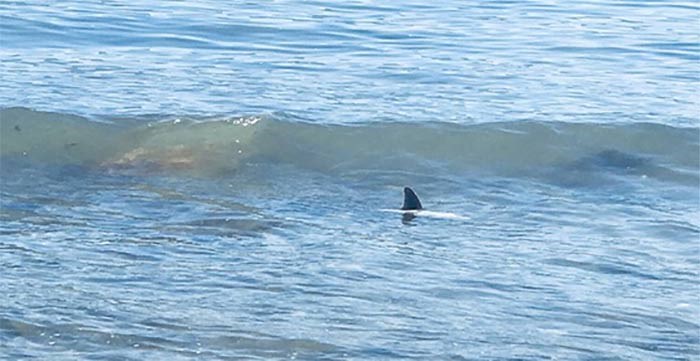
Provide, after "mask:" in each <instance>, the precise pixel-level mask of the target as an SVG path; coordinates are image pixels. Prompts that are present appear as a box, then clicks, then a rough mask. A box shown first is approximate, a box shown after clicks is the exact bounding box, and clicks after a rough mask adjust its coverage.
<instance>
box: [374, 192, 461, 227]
mask: <svg viewBox="0 0 700 361" xmlns="http://www.w3.org/2000/svg"><path fill="white" fill-rule="evenodd" d="M383 211H387V212H392V213H401V214H402V221H403V222H404V223H407V222H409V221H411V220H413V219H414V218H416V217H418V216H420V217H428V218H441V219H456V220H467V219H469V217H466V216H461V215H459V214H454V213H449V212H436V211H429V210H425V209H423V204H422V203H421V201H420V199H419V198H418V195H417V194H416V192H414V191H413V189H411V188H410V187H404V188H403V205H402V206H401V209H384V210H383Z"/></svg>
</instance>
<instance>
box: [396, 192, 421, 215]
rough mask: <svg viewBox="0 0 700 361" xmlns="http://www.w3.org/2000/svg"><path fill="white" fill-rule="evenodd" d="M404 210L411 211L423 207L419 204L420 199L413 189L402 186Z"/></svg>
mask: <svg viewBox="0 0 700 361" xmlns="http://www.w3.org/2000/svg"><path fill="white" fill-rule="evenodd" d="M401 209H402V210H404V211H413V210H418V209H423V205H422V204H420V200H419V199H418V196H417V195H416V192H414V191H413V189H411V188H408V187H404V188H403V207H401Z"/></svg>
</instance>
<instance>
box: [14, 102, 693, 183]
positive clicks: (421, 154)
mask: <svg viewBox="0 0 700 361" xmlns="http://www.w3.org/2000/svg"><path fill="white" fill-rule="evenodd" d="M699 143H700V142H699V139H698V129H697V128H676V127H671V126H667V125H660V124H652V123H632V124H592V123H583V124H581V123H561V122H501V123H488V124H476V125H457V124H452V123H440V122H434V123H429V124H425V123H424V124H415V123H408V122H406V123H402V122H395V123H382V124H375V123H367V124H361V125H320V124H314V123H309V122H304V121H300V120H299V119H295V118H291V117H289V116H286V115H284V114H282V115H261V116H246V117H216V118H197V117H179V118H174V117H160V118H158V117H152V116H150V117H142V118H129V119H126V118H121V119H116V118H115V119H99V120H94V119H87V118H82V117H78V116H73V115H68V114H59V113H48V112H40V111H34V110H30V109H26V108H5V109H2V110H0V156H1V157H2V160H3V163H6V164H8V163H27V162H29V163H47V164H57V165H79V166H85V167H94V168H98V169H106V170H110V171H119V170H134V169H136V170H147V171H182V172H190V173H195V174H201V175H212V174H220V173H222V172H224V173H225V172H231V171H236V170H238V169H240V168H241V167H244V166H245V165H247V164H252V163H280V164H285V165H290V166H294V167H301V168H304V169H309V170H313V171H319V172H323V173H327V174H332V175H339V174H348V173H352V172H362V171H372V170H382V171H397V172H402V171H403V172H416V173H423V172H424V173H435V172H450V173H455V174H460V173H465V172H467V173H469V172H472V173H479V172H488V173H495V174H501V175H537V174H542V173H551V172H556V173H559V174H561V175H564V176H568V177H569V178H575V177H578V176H580V175H581V172H587V173H596V172H608V173H613V174H622V175H636V176H643V177H651V178H656V179H659V180H662V181H670V182H677V183H682V184H687V185H692V186H695V185H697V183H698V179H699V176H698V170H699V169H700V159H699V157H698V154H700V145H699Z"/></svg>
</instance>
